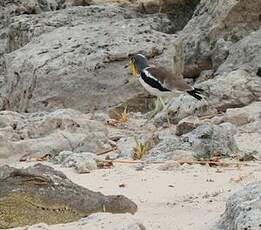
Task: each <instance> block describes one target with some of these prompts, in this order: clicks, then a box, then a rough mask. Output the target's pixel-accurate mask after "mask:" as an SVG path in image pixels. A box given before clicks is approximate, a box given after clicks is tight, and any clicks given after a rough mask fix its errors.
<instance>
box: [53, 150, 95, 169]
mask: <svg viewBox="0 0 261 230" xmlns="http://www.w3.org/2000/svg"><path fill="white" fill-rule="evenodd" d="M96 158H97V156H96V155H95V154H93V153H86V152H81V153H73V152H71V151H63V152H60V153H59V154H58V155H57V156H55V157H54V159H53V160H52V161H54V162H55V163H58V164H61V166H63V167H69V168H75V169H76V171H77V172H78V173H89V172H90V171H92V170H94V169H97V164H96Z"/></svg>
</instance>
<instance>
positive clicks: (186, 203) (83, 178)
mask: <svg viewBox="0 0 261 230" xmlns="http://www.w3.org/2000/svg"><path fill="white" fill-rule="evenodd" d="M3 163H4V162H3V161H2V162H1V161H0V165H1V164H3ZM32 164H33V163H10V165H12V166H18V167H26V166H28V165H32ZM49 165H50V164H49ZM52 166H53V165H52ZM54 167H55V168H56V169H59V170H61V171H63V172H64V173H65V174H66V175H67V176H68V177H69V178H70V179H71V180H72V181H73V182H75V183H77V184H79V185H82V186H84V187H86V188H88V189H91V190H94V191H99V192H102V193H104V194H106V195H109V194H124V195H126V196H127V197H129V198H130V199H132V200H133V201H135V202H136V204H137V205H138V212H137V213H136V214H135V215H134V216H135V218H136V219H138V220H141V222H142V223H143V224H144V225H145V227H146V229H147V230H148V229H152V230H157V229H161V230H166V229H171V230H205V229H206V230H207V229H210V227H211V226H213V224H214V223H215V222H216V221H217V220H218V219H219V217H220V215H221V214H222V213H223V211H224V210H225V202H226V200H227V198H228V196H230V195H231V194H232V193H234V192H235V191H237V190H238V189H240V188H242V187H243V186H244V185H245V184H248V183H250V182H254V181H257V180H258V179H259V180H260V178H261V168H260V165H258V164H254V163H249V166H240V167H239V168H238V167H218V168H212V167H208V166H201V165H183V166H180V167H177V168H175V169H172V170H171V171H161V170H159V169H158V168H159V167H160V165H155V164H153V165H146V166H145V167H144V168H143V169H142V170H137V169H140V168H141V167H138V165H129V164H116V165H115V167H113V168H111V169H100V170H95V171H92V172H91V173H89V174H77V173H75V171H74V170H73V169H68V168H61V167H59V166H54ZM120 185H122V186H120Z"/></svg>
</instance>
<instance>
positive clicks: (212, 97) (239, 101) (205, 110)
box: [154, 70, 261, 126]
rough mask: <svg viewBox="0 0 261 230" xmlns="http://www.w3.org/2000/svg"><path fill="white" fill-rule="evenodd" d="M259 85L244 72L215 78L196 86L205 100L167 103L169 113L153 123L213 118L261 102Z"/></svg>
mask: <svg viewBox="0 0 261 230" xmlns="http://www.w3.org/2000/svg"><path fill="white" fill-rule="evenodd" d="M260 85H261V78H260V77H258V76H257V75H255V74H253V73H249V72H247V71H246V70H235V71H232V72H230V73H229V74H224V75H222V76H216V77H215V78H213V79H210V80H207V81H204V82H202V83H199V84H198V85H197V87H199V88H202V89H204V95H205V99H204V100H201V101H197V100H195V99H194V98H192V97H190V96H189V95H186V94H182V95H180V96H178V97H175V98H173V99H172V100H171V101H170V103H169V108H168V110H165V111H163V112H162V113H159V114H158V115H157V116H156V117H155V119H154V123H155V124H156V125H157V126H160V125H161V124H162V122H164V121H166V120H167V117H168V118H169V121H170V122H171V123H173V124H177V123H178V122H179V121H180V120H182V119H183V118H185V117H188V116H191V115H197V116H207V115H213V116H214V115H215V114H217V112H225V111H226V110H227V109H229V108H236V107H243V106H246V105H248V104H250V103H252V102H255V101H259V100H261V89H260ZM167 114H168V115H167Z"/></svg>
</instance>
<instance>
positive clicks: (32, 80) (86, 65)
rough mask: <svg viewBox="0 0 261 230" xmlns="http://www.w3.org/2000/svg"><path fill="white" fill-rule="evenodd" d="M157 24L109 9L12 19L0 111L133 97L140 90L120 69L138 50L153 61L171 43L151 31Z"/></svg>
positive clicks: (80, 106) (96, 105)
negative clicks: (132, 53) (0, 108)
mask: <svg viewBox="0 0 261 230" xmlns="http://www.w3.org/2000/svg"><path fill="white" fill-rule="evenodd" d="M159 23H160V22H159V19H157V17H142V16H139V15H136V14H135V13H134V12H132V11H129V10H127V9H123V8H116V7H110V6H107V7H103V6H90V7H73V8H69V9H66V10H63V11H56V12H55V13H54V12H49V13H45V14H40V15H26V16H19V17H14V18H12V21H11V23H10V25H9V27H8V38H7V44H8V50H9V51H10V52H11V51H13V52H11V53H9V54H6V55H5V65H6V71H7V76H6V79H5V80H6V82H5V86H4V89H3V91H2V92H3V93H2V108H3V109H9V110H16V111H21V112H33V111H39V110H51V109H53V108H57V107H58V108H64V107H65V108H67V107H70V108H74V109H77V110H80V111H91V110H94V109H106V108H108V107H110V106H112V105H116V104H118V103H120V102H122V101H125V100H127V99H128V98H130V97H133V96H135V95H137V94H138V93H140V92H142V91H141V87H140V86H139V84H138V83H137V82H136V81H130V79H131V78H130V76H129V75H128V70H127V69H125V68H124V66H125V65H126V64H127V55H128V53H129V52H137V51H144V53H145V54H146V55H147V56H149V57H154V56H157V55H159V54H161V53H162V52H163V51H164V49H165V48H166V47H168V46H169V45H171V44H170V41H171V40H170V39H171V37H172V36H171V35H166V34H164V35H163V34H162V33H159V32H157V31H155V30H153V29H152V28H153V27H158V25H159ZM126 25H128V26H126ZM97 36H98V37H99V39H97ZM20 47H22V48H20ZM141 47H142V48H141ZM115 70H117V71H115ZM116 89H117V93H115V90H116Z"/></svg>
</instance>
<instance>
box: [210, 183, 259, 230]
mask: <svg viewBox="0 0 261 230" xmlns="http://www.w3.org/2000/svg"><path fill="white" fill-rule="evenodd" d="M260 228H261V181H259V182H256V183H252V184H249V185H247V186H246V187H245V188H243V189H241V190H240V191H238V192H236V193H234V194H233V195H232V196H230V197H229V198H228V200H227V204H226V210H225V212H224V214H223V215H222V217H221V219H220V220H219V222H218V224H217V225H216V226H215V227H213V230H221V229H227V230H236V229H238V230H243V229H249V230H250V229H260Z"/></svg>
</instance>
